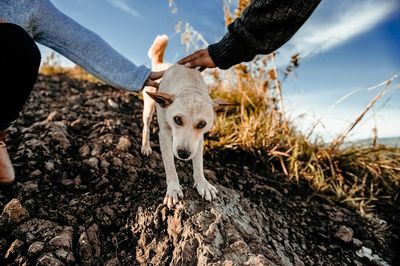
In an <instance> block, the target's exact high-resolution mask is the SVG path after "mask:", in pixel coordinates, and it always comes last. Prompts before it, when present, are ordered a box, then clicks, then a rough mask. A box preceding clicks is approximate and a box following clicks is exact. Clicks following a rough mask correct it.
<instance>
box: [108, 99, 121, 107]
mask: <svg viewBox="0 0 400 266" xmlns="http://www.w3.org/2000/svg"><path fill="white" fill-rule="evenodd" d="M107 103H108V105H109V106H111V107H112V108H118V107H119V105H118V103H116V102H114V101H113V100H112V99H108V100H107Z"/></svg>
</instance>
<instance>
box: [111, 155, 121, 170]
mask: <svg viewBox="0 0 400 266" xmlns="http://www.w3.org/2000/svg"><path fill="white" fill-rule="evenodd" d="M112 163H113V165H114V166H115V167H119V168H120V167H122V165H123V162H122V160H121V159H120V158H118V157H114V158H113V159H112Z"/></svg>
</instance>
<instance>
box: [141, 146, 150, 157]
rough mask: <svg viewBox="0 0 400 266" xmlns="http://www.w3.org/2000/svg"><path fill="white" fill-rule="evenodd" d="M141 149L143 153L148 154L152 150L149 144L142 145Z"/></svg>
mask: <svg viewBox="0 0 400 266" xmlns="http://www.w3.org/2000/svg"><path fill="white" fill-rule="evenodd" d="M141 151H142V154H143V155H146V156H149V155H150V154H151V152H152V149H151V147H150V145H142V149H141Z"/></svg>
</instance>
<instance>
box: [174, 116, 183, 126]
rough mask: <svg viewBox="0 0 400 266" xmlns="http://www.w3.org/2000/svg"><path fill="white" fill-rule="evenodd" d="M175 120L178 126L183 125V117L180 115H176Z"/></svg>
mask: <svg viewBox="0 0 400 266" xmlns="http://www.w3.org/2000/svg"><path fill="white" fill-rule="evenodd" d="M174 122H175V124H177V125H178V126H182V125H183V122H182V118H181V117H180V116H175V117H174Z"/></svg>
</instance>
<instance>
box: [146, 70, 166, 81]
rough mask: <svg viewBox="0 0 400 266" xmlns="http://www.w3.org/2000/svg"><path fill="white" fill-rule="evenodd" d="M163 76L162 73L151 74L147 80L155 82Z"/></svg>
mask: <svg viewBox="0 0 400 266" xmlns="http://www.w3.org/2000/svg"><path fill="white" fill-rule="evenodd" d="M163 75H164V71H157V72H151V73H150V76H149V79H152V80H157V79H160V78H162V77H163Z"/></svg>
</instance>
